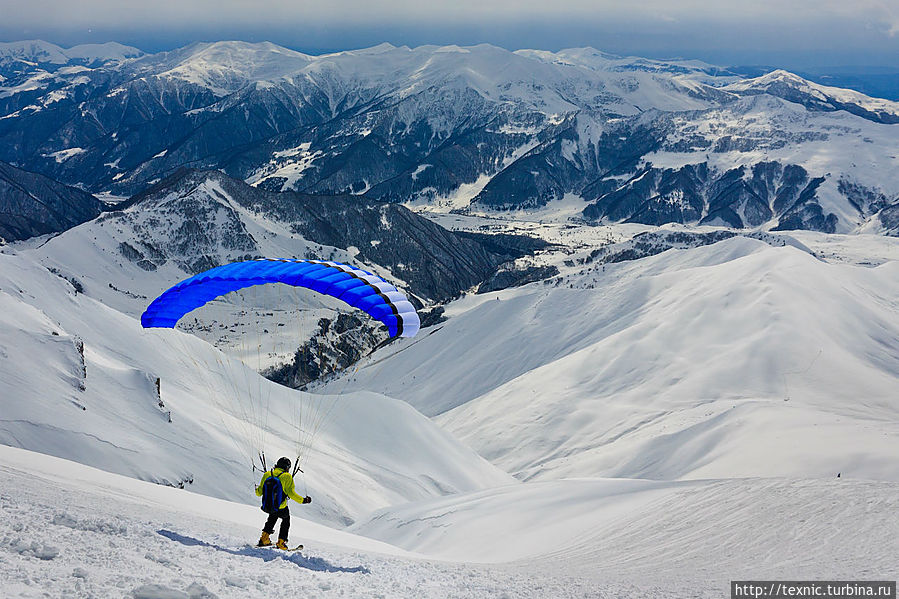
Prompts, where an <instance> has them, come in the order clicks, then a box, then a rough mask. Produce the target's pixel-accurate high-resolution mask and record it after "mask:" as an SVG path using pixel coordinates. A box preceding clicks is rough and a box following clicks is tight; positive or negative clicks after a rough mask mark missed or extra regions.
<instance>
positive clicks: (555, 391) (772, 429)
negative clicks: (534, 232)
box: [349, 238, 899, 480]
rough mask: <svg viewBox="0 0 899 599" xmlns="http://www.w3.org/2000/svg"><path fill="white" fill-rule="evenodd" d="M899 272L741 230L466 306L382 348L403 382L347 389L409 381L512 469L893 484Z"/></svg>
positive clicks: (364, 373)
mask: <svg viewBox="0 0 899 599" xmlns="http://www.w3.org/2000/svg"><path fill="white" fill-rule="evenodd" d="M896 266H897V263H896V262H888V263H886V264H883V265H882V266H880V267H877V268H873V269H871V268H863V267H851V266H846V265H840V264H835V265H831V264H827V263H825V262H821V261H819V260H818V259H816V258H814V257H812V256H810V255H808V254H807V253H805V252H803V251H801V250H798V249H795V248H793V247H789V246H786V247H770V246H769V245H767V244H764V243H762V242H759V241H755V240H749V239H745V238H735V239H730V240H727V241H723V242H720V243H717V244H714V245H711V246H706V247H701V248H696V249H691V250H670V251H668V252H664V253H662V254H659V255H658V256H653V257H650V258H646V259H644V260H638V261H635V262H624V263H620V264H606V265H596V266H593V267H590V268H587V269H585V272H583V273H582V274H565V275H561V276H560V277H559V278H557V279H556V280H551V281H547V284H543V283H536V284H532V285H528V286H525V287H522V288H519V289H516V290H507V291H502V292H498V293H490V294H485V296H478V297H476V298H467V299H465V300H462V301H460V302H459V303H458V304H457V305H455V306H452V307H451V308H450V309H448V310H447V314H448V315H449V316H450V319H449V321H448V322H447V323H446V324H445V325H444V326H443V328H441V329H440V331H438V332H435V333H434V334H433V335H431V336H429V337H426V338H424V339H422V340H421V341H420V342H419V343H417V344H416V346H415V351H403V352H398V353H396V354H394V356H393V357H390V355H387V356H385V358H382V359H381V360H382V362H381V363H380V364H379V366H380V365H381V364H386V366H384V367H390V368H392V369H394V370H395V371H399V372H405V373H408V374H407V375H406V376H405V377H402V376H401V377H399V378H395V379H392V380H390V379H388V378H387V377H385V376H384V375H383V373H382V372H377V371H374V370H372V371H368V369H366V368H365V367H364V366H363V368H361V369H360V371H359V372H358V373H357V374H356V375H355V377H354V380H353V381H352V382H350V383H349V388H355V387H356V386H357V385H358V386H359V387H360V388H367V389H374V390H378V391H380V392H383V393H386V394H388V395H392V394H395V393H399V392H400V389H402V390H403V391H402V393H403V397H404V399H406V401H409V402H410V403H412V404H413V405H414V406H416V407H417V408H418V409H419V410H421V411H423V412H424V413H425V414H428V415H432V416H436V420H437V422H439V423H440V424H441V425H442V426H444V427H446V428H447V429H448V430H450V431H451V432H453V433H454V434H456V435H457V436H459V437H460V438H461V439H463V440H465V441H466V442H467V443H469V444H470V445H471V446H472V447H474V448H475V449H476V450H477V451H478V452H479V453H481V454H482V455H484V456H485V457H487V458H488V459H490V460H491V461H493V462H494V463H496V464H499V465H500V466H501V467H503V468H504V469H506V470H508V471H509V472H512V473H515V474H516V476H518V477H519V478H522V479H539V480H546V479H547V478H558V477H571V476H615V477H640V478H654V479H682V478H707V477H722V476H763V475H772V474H776V475H779V476H803V475H806V476H812V475H813V476H829V475H835V474H836V472H837V471H841V470H842V471H844V472H845V471H852V472H855V475H856V476H859V477H862V478H876V479H888V480H899V470H897V469H896V467H895V466H896V464H895V460H893V456H894V455H895V452H894V449H893V448H894V446H895V443H896V437H897V435H899V429H897V428H896V427H895V426H894V425H892V424H890V422H891V421H892V419H894V418H895V413H896V410H897V409H899V406H897V405H896V404H895V401H894V399H895V397H894V394H893V391H892V390H893V389H894V388H895V385H896V383H897V379H899V348H897V347H896V345H895V343H894V342H891V341H888V340H889V339H894V338H896V337H897V336H899V328H897V326H899V325H897V323H899V316H897V314H899V305H897V303H896V301H895V300H885V299H884V298H885V297H893V298H895V297H899V294H897V292H899V289H896V288H895V280H897V279H896ZM849 289H851V290H852V291H848V290H849ZM824 298H826V299H824ZM498 300H499V301H498ZM497 323H503V325H502V326H501V327H500V326H498V324H497ZM484 331H493V332H492V333H491V334H489V335H486V336H485V335H484V334H483V332H484ZM887 331H892V332H887ZM884 343H885V345H884ZM424 373H438V374H430V375H429V376H427V377H426V376H425V374H424ZM463 373H464V374H463ZM412 376H417V380H421V379H423V378H424V379H425V382H418V383H417V384H416V385H415V386H414V387H411V388H410V386H409V379H408V378H407V377H412ZM525 398H526V399H525ZM857 398H864V399H863V400H862V401H861V402H859V401H858V400H857ZM825 431H826V432H825ZM866 431H874V432H875V434H869V433H868V432H866ZM824 437H827V438H829V439H831V440H832V441H833V442H832V443H831V442H828V443H824V442H823V438H824ZM760 439H763V440H764V442H760ZM797 439H801V440H802V442H799V443H796V440H797ZM847 446H852V447H853V448H854V450H853V453H852V454H846V453H845V451H844V448H845V447H847ZM776 456H779V457H776ZM784 456H789V459H784Z"/></svg>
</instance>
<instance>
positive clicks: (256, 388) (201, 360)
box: [0, 254, 510, 523]
mask: <svg viewBox="0 0 899 599" xmlns="http://www.w3.org/2000/svg"><path fill="white" fill-rule="evenodd" d="M80 348H83V355H82V351H80ZM0 356H2V359H0V414H2V417H0V442H2V443H3V444H7V445H13V446H18V447H23V448H26V449H31V450H35V451H41V452H44V453H48V454H51V455H57V456H64V457H66V458H69V459H73V460H76V461H79V462H82V463H85V464H90V465H93V466H96V467H100V468H103V469H105V470H108V471H111V472H116V473H120V474H126V475H128V476H132V477H135V478H140V479H143V480H148V481H153V482H158V483H161V484H167V485H187V486H190V488H192V489H195V490H197V491H199V492H202V493H206V494H209V495H213V496H217V497H223V498H229V499H232V500H237V501H244V502H249V503H255V501H256V498H255V496H254V495H253V494H252V488H253V485H254V484H255V482H256V481H255V479H256V475H255V474H254V473H253V472H252V471H251V469H250V461H249V456H248V455H245V454H242V453H241V451H240V449H243V448H245V447H246V446H247V445H248V444H247V443H246V442H245V441H246V438H251V439H252V438H257V437H259V436H260V435H262V437H261V438H263V439H266V441H265V443H266V449H267V451H268V452H269V453H268V455H269V456H272V455H291V456H293V455H294V454H292V453H291V452H292V451H293V446H292V444H291V443H290V441H289V440H290V439H293V438H294V437H295V429H294V428H293V427H295V426H297V425H300V426H307V425H306V424H303V423H302V422H296V421H295V420H294V418H293V417H292V414H294V412H295V411H296V410H295V408H296V406H297V404H298V403H299V404H300V405H306V404H311V403H312V402H317V403H319V404H320V403H321V402H322V401H325V402H328V405H327V407H328V408H329V409H332V411H331V412H328V414H330V418H328V419H327V420H326V421H325V422H324V425H323V426H322V429H321V432H320V433H319V437H318V438H319V441H317V442H316V445H315V447H314V448H315V452H314V453H312V454H310V455H309V456H308V461H307V462H306V470H307V471H308V474H307V475H306V476H305V477H304V478H303V479H302V480H301V484H300V491H301V492H304V493H308V494H310V495H313V496H315V497H316V499H317V501H316V503H314V504H313V506H312V508H311V509H310V510H309V511H310V513H311V514H313V515H314V517H315V518H317V519H319V520H323V521H329V522H332V523H348V522H351V521H352V520H354V519H355V518H357V517H358V516H360V515H361V514H364V513H367V512H368V511H370V510H371V509H373V508H374V507H377V506H385V505H390V504H393V503H396V502H400V501H408V500H410V499H413V498H425V497H429V496H431V495H433V494H438V495H440V494H445V493H449V492H456V491H459V490H463V489H468V490H472V489H475V488H483V487H487V486H493V485H496V484H507V483H508V482H509V481H510V479H509V477H508V476H507V475H505V474H504V473H502V472H500V471H499V470H497V469H496V468H495V467H493V466H491V465H489V464H488V463H486V462H485V461H484V460H483V459H482V458H480V457H478V456H477V455H476V454H475V453H474V452H472V451H471V450H470V449H468V448H465V447H463V446H461V445H460V444H459V443H458V442H457V441H455V440H453V439H452V438H451V437H450V436H449V435H447V434H446V433H444V432H443V431H441V430H439V429H438V428H437V427H435V426H434V425H433V424H432V423H431V422H430V421H428V420H427V419H426V418H424V417H422V416H421V415H420V414H418V413H417V412H415V411H414V410H413V409H411V407H409V406H408V405H405V404H403V403H402V402H398V401H396V400H393V399H389V398H386V397H383V396H379V395H376V394H373V393H362V394H352V395H347V396H343V397H340V398H330V399H329V398H322V397H321V396H314V397H313V396H310V395H307V394H303V393H299V392H296V391H293V390H290V389H287V388H285V387H281V386H279V385H276V384H274V383H270V382H269V381H266V380H264V379H262V378H261V377H260V376H259V375H257V374H256V373H255V372H253V371H251V370H249V369H248V368H247V367H246V366H244V365H243V364H241V363H239V362H235V361H232V360H230V359H228V358H227V357H225V356H223V355H222V354H220V353H219V352H218V350H216V349H214V348H212V347H211V346H210V345H208V344H206V343H205V342H203V341H200V340H199V339H197V338H195V337H192V336H190V335H187V334H184V333H180V332H178V331H171V330H166V331H148V330H144V329H142V328H141V326H140V322H139V321H138V320H137V319H136V318H134V317H131V316H127V315H125V314H123V313H121V312H118V311H116V310H114V309H112V308H109V307H107V306H105V305H103V304H101V303H100V302H98V301H97V300H95V299H92V298H90V297H87V296H86V295H85V294H83V293H76V291H75V289H74V288H73V287H72V285H71V284H70V283H69V282H67V281H66V280H64V279H63V278H62V277H60V276H57V275H55V274H53V273H51V272H49V271H48V270H47V269H46V268H45V267H43V266H41V265H39V264H38V263H36V262H34V261H32V259H31V258H29V257H27V256H24V255H9V254H0ZM157 377H160V379H161V390H162V393H161V397H160V396H157V394H156V387H155V381H156V378H157ZM239 380H246V381H251V382H252V381H256V383H254V384H248V385H243V386H241V388H240V391H242V392H249V393H256V394H258V395H256V396H255V397H256V400H253V401H251V402H249V403H250V405H253V406H257V405H268V408H269V410H268V414H269V420H268V421H267V423H266V425H265V427H264V428H262V430H259V427H260V426H261V424H260V422H258V421H257V422H253V421H251V425H250V426H247V425H246V424H245V423H243V422H242V420H241V419H242V418H243V417H244V416H245V415H244V414H243V413H242V412H241V408H242V406H244V405H246V402H242V403H241V405H239V406H238V405H235V404H234V403H233V401H232V399H233V398H234V396H235V391H234V388H233V387H232V386H231V384H232V383H233V381H239ZM410 456H414V458H410Z"/></svg>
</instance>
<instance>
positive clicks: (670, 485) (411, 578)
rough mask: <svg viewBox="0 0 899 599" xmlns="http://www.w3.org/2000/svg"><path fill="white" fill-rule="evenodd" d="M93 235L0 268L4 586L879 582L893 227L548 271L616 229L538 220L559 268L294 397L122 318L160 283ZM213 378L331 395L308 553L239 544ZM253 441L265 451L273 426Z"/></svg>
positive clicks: (888, 528) (606, 590)
mask: <svg viewBox="0 0 899 599" xmlns="http://www.w3.org/2000/svg"><path fill="white" fill-rule="evenodd" d="M441 218H450V217H447V216H443V217H441ZM94 226H95V225H94V224H92V223H87V224H86V225H82V226H81V227H78V228H76V229H74V230H72V231H69V232H66V233H64V234H62V235H60V236H59V237H56V238H54V239H52V240H50V241H48V242H47V243H45V244H43V241H46V240H39V241H38V242H29V243H23V244H15V245H12V246H7V247H6V248H4V249H3V252H0V442H2V444H3V445H2V446H0V583H2V584H3V590H4V594H5V596H11V597H43V596H51V597H134V598H144V597H161V598H166V597H176V598H183V597H194V598H197V597H222V598H224V597H241V598H245V597H257V596H267V595H278V596H282V595H293V596H306V597H319V596H321V597H332V596H333V597H340V596H344V597H541V598H542V597H685V596H699V597H720V596H722V595H725V594H727V593H728V589H729V584H728V581H730V580H734V579H792V580H796V579H833V578H846V579H868V580H895V579H896V578H897V577H899V571H897V562H896V559H895V557H896V555H899V520H897V519H896V517H895V515H896V513H897V509H899V424H897V422H899V394H897V392H896V389H897V388H899V386H897V383H899V248H897V246H896V244H895V242H894V241H893V240H886V239H884V238H882V237H870V236H865V235H857V236H820V235H818V234H808V235H804V234H803V235H804V236H801V237H799V240H798V241H797V240H793V239H791V238H788V237H786V236H783V237H779V238H778V237H775V238H773V240H769V242H768V243H766V242H763V241H759V240H758V239H750V238H746V237H734V238H731V239H728V240H725V241H722V242H719V243H716V244H713V245H708V246H703V247H695V248H692V249H672V250H669V251H666V252H663V253H661V254H658V255H655V256H652V257H649V258H643V259H640V260H632V261H625V262H619V263H609V264H600V263H598V262H596V263H587V264H583V263H581V264H576V263H574V262H571V261H569V262H570V264H571V266H568V265H566V262H565V260H568V258H566V256H570V257H578V256H579V255H587V254H588V253H589V252H590V248H591V243H592V242H590V241H589V239H587V238H588V237H589V236H590V235H596V236H605V237H606V238H613V237H614V238H616V239H617V237H616V236H619V235H620V237H621V238H624V239H626V238H628V237H630V236H633V234H634V233H635V232H636V231H635V230H634V229H633V228H632V227H631V228H629V227H623V228H621V229H615V230H614V231H610V230H607V229H602V228H590V227H584V228H572V229H569V228H568V225H556V224H553V225H550V226H548V230H551V231H552V234H553V235H556V234H558V235H559V236H560V239H561V238H563V237H564V236H566V235H570V237H569V238H568V241H569V242H570V244H571V248H572V249H567V248H566V249H565V251H561V250H557V251H556V254H553V256H550V257H546V258H545V259H546V260H550V261H552V260H557V259H558V260H559V265H560V272H559V275H558V276H557V277H554V278H552V279H550V280H548V281H546V282H538V283H534V284H530V285H526V286H524V287H520V288H515V289H507V290H503V291H499V292H491V293H487V294H482V295H468V296H465V297H463V298H461V299H460V300H458V301H456V302H454V303H452V304H450V305H449V306H448V307H447V315H448V316H449V319H448V320H447V321H446V322H443V323H440V324H438V325H436V326H433V327H430V328H426V329H424V330H423V331H422V333H421V334H420V335H419V336H418V337H416V338H415V339H412V340H408V341H402V342H397V343H395V344H391V345H389V346H388V347H386V348H384V349H383V350H380V351H379V352H376V353H375V354H373V355H372V356H370V357H369V358H367V360H366V362H365V363H363V364H361V365H360V368H359V369H358V370H357V371H355V372H353V373H351V374H349V375H348V376H347V377H346V378H344V379H341V380H337V381H334V382H332V383H330V384H329V385H328V386H326V387H323V388H320V389H318V390H316V393H313V394H309V393H300V392H297V391H292V390H288V389H285V388H281V387H277V386H275V385H272V384H269V383H267V382H266V381H264V380H263V379H261V378H258V377H256V375H255V373H253V372H252V371H250V370H248V369H245V368H244V367H243V366H242V365H241V364H239V363H237V362H234V361H231V360H228V359H227V358H225V357H224V356H223V355H222V354H221V353H220V352H219V351H218V350H216V349H215V348H213V347H212V346H211V345H209V344H207V343H206V342H204V341H202V340H200V339H197V338H195V337H192V336H190V335H186V334H183V333H178V332H172V331H169V333H171V335H172V336H175V339H176V340H177V343H172V338H171V336H169V337H165V336H164V334H162V333H160V332H152V331H144V330H143V329H141V327H140V324H139V321H138V320H137V318H136V316H137V314H136V313H135V307H136V306H137V305H138V304H141V303H142V301H145V300H142V299H141V298H140V297H132V296H129V295H127V293H123V291H127V292H128V293H131V294H132V295H133V296H139V295H146V294H149V293H150V292H151V289H150V288H151V287H155V286H158V287H159V291H162V289H164V288H165V287H166V286H167V285H168V284H171V280H170V278H171V277H172V276H174V274H175V273H174V272H168V271H165V269H160V271H165V272H158V273H155V274H150V273H147V274H146V275H145V277H144V278H143V279H141V280H140V282H138V280H137V277H138V276H139V273H138V272H137V271H136V270H134V268H135V267H134V266H133V265H131V264H130V263H128V262H127V261H121V260H119V261H118V262H117V261H115V260H112V259H111V258H109V257H108V256H110V255H112V254H111V252H109V251H108V250H109V249H110V248H111V247H113V246H110V248H104V247H103V244H111V243H113V241H111V240H108V239H106V238H105V237H104V236H103V234H102V233H100V231H99V230H98V229H95V228H92V227H94ZM536 229H537V228H536V227H535V230H536ZM271 235H273V236H274V237H271V241H270V243H272V244H273V247H274V245H275V244H278V243H282V242H283V243H287V241H286V240H283V239H282V238H281V237H279V236H278V235H276V232H274V231H272V232H271ZM578 235H581V236H583V237H581V238H577V236H578ZM575 238H577V239H575ZM778 239H779V240H780V243H778V241H777V240H778ZM94 243H96V244H99V245H97V246H94V245H92V244H94ZM297 243H300V241H297ZM41 244H43V247H41ZM596 245H597V244H595V243H594V244H593V245H592V247H594V248H595V247H596ZM285 247H286V246H285ZM812 251H814V253H812ZM865 256H869V257H870V256H876V257H875V258H873V259H870V260H865V259H864V257H865ZM868 262H870V263H868ZM49 268H53V269H54V271H55V272H54V271H51V270H49ZM129 269H131V270H129ZM72 277H76V278H78V279H79V280H81V281H83V282H85V287H84V292H78V290H77V287H78V286H77V285H75V284H73V283H72V282H71V281H70V280H67V279H70V278H72ZM154 277H156V278H154ZM102 281H109V284H110V285H112V286H111V287H107V286H105V285H101V284H100V282H102ZM129 281H130V283H129ZM151 282H152V284H151ZM117 290H118V291H117ZM129 290H131V291H129ZM113 292H114V293H113ZM119 295H120V296H122V297H121V298H119V299H118V300H117V301H112V300H109V301H108V302H107V301H103V299H104V298H107V297H108V298H113V297H117V296H119ZM110 304H115V307H113V305H110ZM82 356H83V357H82ZM198 364H217V366H216V367H215V368H211V369H204V368H198V367H197V365H198ZM234 374H238V375H240V376H243V377H246V378H247V379H249V380H253V381H258V388H259V393H260V395H259V397H260V398H262V397H267V398H269V399H268V400H267V401H269V402H270V406H271V409H272V413H274V414H283V413H286V412H288V411H289V410H290V406H292V405H294V404H295V403H296V402H298V401H311V400H314V399H315V398H321V397H322V395H321V393H325V392H336V391H337V390H340V391H343V393H342V395H341V397H340V399H337V400H334V401H336V402H338V403H339V410H337V411H336V413H335V416H334V417H333V419H332V420H331V421H330V422H329V424H328V426H326V427H325V428H324V430H323V431H322V433H321V435H322V437H321V441H320V443H319V445H318V447H317V451H316V453H315V455H314V456H313V457H314V461H313V457H310V468H308V469H307V470H308V472H307V473H306V475H305V476H304V477H300V486H301V491H302V492H304V493H308V494H310V495H312V496H313V497H314V502H313V503H312V505H311V506H295V507H294V508H293V509H292V512H293V515H294V518H293V526H292V529H291V530H292V532H291V535H290V536H291V542H292V543H298V542H302V543H304V544H305V545H306V546H307V549H306V550H305V551H304V552H302V553H293V554H281V553H273V552H272V551H271V550H260V549H255V548H251V547H249V546H248V544H250V543H252V542H254V541H255V539H256V538H257V537H258V534H259V528H260V526H261V523H262V516H263V514H262V512H260V511H259V509H258V507H256V498H255V496H254V495H253V493H252V487H253V484H254V482H255V478H254V477H255V476H256V474H254V473H252V472H251V471H250V470H249V468H248V467H247V463H246V460H245V456H243V455H242V454H241V452H240V451H238V449H237V448H236V447H235V445H234V444H233V443H232V438H231V435H230V434H229V431H234V430H241V431H244V430H246V428H245V427H235V426H233V425H235V424H239V422H240V421H241V418H242V414H241V413H240V412H239V411H237V410H234V409H232V408H231V407H230V406H229V405H228V404H227V403H226V404H222V403H221V402H220V401H218V399H219V398H221V397H222V396H227V394H228V393H229V388H228V386H227V383H226V382H225V378H227V377H225V376H223V375H229V376H230V377H232V378H233V375H234ZM156 377H160V378H161V380H162V393H161V396H157V394H156V389H155V379H156ZM254 377H255V378H254ZM263 390H264V393H263ZM160 399H161V400H162V401H161V402H160ZM225 424H230V425H232V426H231V427H230V428H228V427H226V426H225ZM266 428H267V433H268V434H267V438H268V443H270V446H271V448H272V449H271V451H272V452H274V453H278V452H282V451H283V452H288V451H289V449H288V445H289V444H288V442H287V440H286V439H287V438H289V437H290V435H291V433H292V431H291V430H289V427H288V426H287V425H286V424H284V423H283V422H281V421H280V420H279V419H278V418H275V419H274V420H272V421H270V423H269V426H268V427H266ZM253 432H254V431H248V432H247V434H252V433H253ZM7 446H11V447H7ZM312 464H314V467H312ZM838 475H839V478H838ZM139 479H140V480H139ZM154 483H156V484H154ZM178 486H183V487H184V488H183V489H182V488H177V487H178Z"/></svg>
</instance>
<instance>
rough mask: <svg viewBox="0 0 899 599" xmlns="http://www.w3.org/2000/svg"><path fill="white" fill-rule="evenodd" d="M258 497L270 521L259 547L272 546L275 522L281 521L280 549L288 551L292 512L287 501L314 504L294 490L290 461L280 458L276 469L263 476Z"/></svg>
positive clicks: (257, 492)
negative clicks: (288, 534) (271, 537)
mask: <svg viewBox="0 0 899 599" xmlns="http://www.w3.org/2000/svg"><path fill="white" fill-rule="evenodd" d="M256 495H257V496H259V497H262V509H263V511H265V512H266V513H268V520H266V521H265V526H264V527H263V528H262V536H261V537H259V544H258V546H259V547H268V546H270V545H271V544H272V540H271V539H270V538H269V535H270V534H272V533H273V532H275V522H277V521H278V518H280V519H281V529H280V530H279V531H278V543H277V545H276V546H277V547H278V549H285V550H286V549H288V547H287V533H288V531H289V530H290V510H289V509H288V508H287V500H288V498H289V499H293V500H294V501H296V502H297V503H312V498H311V497H309V496H306V497H301V496H299V495H297V494H296V491H295V490H294V483H293V476H291V474H290V460H289V459H287V458H279V459H278V461H277V462H276V463H275V467H274V468H272V469H271V470H269V471H268V472H266V473H265V474H263V475H262V481H261V482H260V483H259V486H258V487H256Z"/></svg>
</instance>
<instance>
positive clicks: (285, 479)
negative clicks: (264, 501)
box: [256, 468, 303, 510]
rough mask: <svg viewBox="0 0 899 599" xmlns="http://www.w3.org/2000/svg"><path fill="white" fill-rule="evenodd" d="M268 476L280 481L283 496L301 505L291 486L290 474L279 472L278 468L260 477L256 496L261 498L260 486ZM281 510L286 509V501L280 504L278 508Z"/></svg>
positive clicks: (292, 485)
mask: <svg viewBox="0 0 899 599" xmlns="http://www.w3.org/2000/svg"><path fill="white" fill-rule="evenodd" d="M269 476H277V477H278V478H279V479H280V480H281V488H282V489H284V494H285V495H287V497H289V498H291V499H293V500H294V501H296V502H298V503H303V498H302V497H300V496H299V495H297V492H296V489H295V488H294V484H293V476H291V475H290V472H288V471H286V470H281V469H280V468H272V469H271V470H269V471H268V472H266V473H265V474H263V475H262V480H261V481H260V482H259V486H258V487H256V496H257V497H262V485H263V484H264V483H265V479H267V478H268V477H269ZM279 507H280V508H281V509H282V510H283V509H284V508H286V507H287V499H286V498H285V499H284V501H282V502H281V505H280V506H279Z"/></svg>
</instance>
